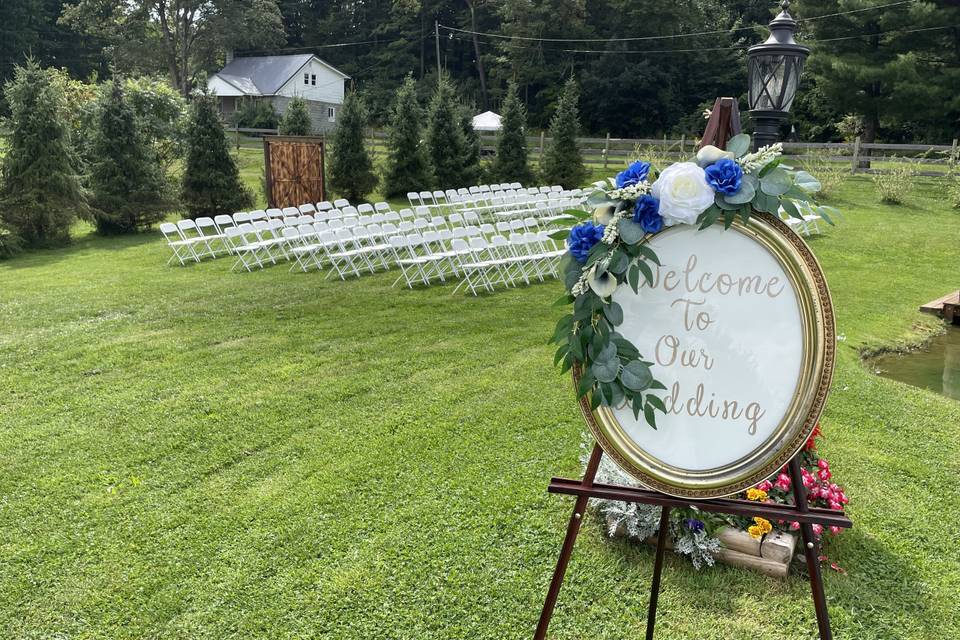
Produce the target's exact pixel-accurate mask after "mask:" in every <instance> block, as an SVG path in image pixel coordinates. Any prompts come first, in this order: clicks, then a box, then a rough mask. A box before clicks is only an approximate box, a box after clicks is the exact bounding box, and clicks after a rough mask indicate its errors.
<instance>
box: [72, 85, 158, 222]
mask: <svg viewBox="0 0 960 640" xmlns="http://www.w3.org/2000/svg"><path fill="white" fill-rule="evenodd" d="M92 138H93V142H92V146H91V150H92V157H93V161H92V162H91V164H90V180H89V182H90V188H91V190H92V192H93V195H92V199H91V204H92V205H93V210H94V211H93V214H94V221H95V222H96V225H97V231H98V232H99V233H103V234H110V233H132V232H135V231H139V230H142V229H146V228H149V227H150V226H151V225H153V224H155V223H157V222H159V221H160V220H162V219H163V218H164V216H165V214H166V212H167V211H168V210H169V209H170V208H172V207H171V205H172V198H171V197H170V194H169V190H168V188H167V184H166V181H165V180H164V175H163V171H162V170H161V168H160V164H159V162H157V158H156V155H155V154H154V153H153V149H151V147H150V146H149V144H148V143H147V141H146V140H145V139H144V136H143V134H142V133H141V132H140V130H139V128H138V120H137V117H136V114H135V113H134V110H133V107H132V106H131V104H130V102H129V100H128V99H127V97H126V95H125V93H124V90H123V85H122V84H121V82H120V79H119V78H116V77H115V78H114V80H113V82H111V83H110V84H108V85H106V86H104V87H103V91H102V95H101V97H100V100H99V104H98V110H97V119H96V126H95V127H94V129H93V131H92Z"/></svg>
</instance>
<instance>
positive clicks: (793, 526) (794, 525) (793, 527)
mask: <svg viewBox="0 0 960 640" xmlns="http://www.w3.org/2000/svg"><path fill="white" fill-rule="evenodd" d="M790 528H791V529H792V530H794V531H796V530H797V529H799V528H800V523H799V522H791V523H790Z"/></svg>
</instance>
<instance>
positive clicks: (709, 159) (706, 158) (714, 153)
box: [697, 144, 734, 167]
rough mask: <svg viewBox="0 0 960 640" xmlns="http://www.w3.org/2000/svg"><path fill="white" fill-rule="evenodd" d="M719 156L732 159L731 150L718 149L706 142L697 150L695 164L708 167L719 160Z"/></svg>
mask: <svg viewBox="0 0 960 640" xmlns="http://www.w3.org/2000/svg"><path fill="white" fill-rule="evenodd" d="M721 158H727V159H728V160H733V159H734V158H733V152H732V151H724V150H723V149H719V148H717V147H715V146H713V145H712V144H708V145H706V146H705V147H703V148H701V149H700V150H699V151H697V164H698V165H700V166H701V167H709V166H710V165H711V164H713V163H714V162H716V161H717V160H720V159H721Z"/></svg>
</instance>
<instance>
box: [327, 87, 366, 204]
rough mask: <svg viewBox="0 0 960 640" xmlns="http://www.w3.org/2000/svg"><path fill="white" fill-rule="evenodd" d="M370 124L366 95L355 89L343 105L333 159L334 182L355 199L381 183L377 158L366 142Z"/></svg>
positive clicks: (334, 142)
mask: <svg viewBox="0 0 960 640" xmlns="http://www.w3.org/2000/svg"><path fill="white" fill-rule="evenodd" d="M366 127H367V109H366V107H365V106H364V104H363V98H361V97H360V95H359V94H358V93H356V92H354V91H351V92H350V93H348V94H347V96H346V98H345V99H344V101H343V106H342V107H340V118H339V121H338V122H337V128H336V129H334V131H333V150H332V154H333V158H332V160H331V161H330V186H331V187H332V188H333V190H334V191H336V192H337V193H338V194H340V195H341V196H343V197H344V198H346V199H347V200H350V201H351V202H359V201H361V200H363V199H364V198H366V196H367V194H368V193H370V192H371V191H373V189H374V188H375V187H376V186H377V176H376V174H375V173H374V172H373V161H372V160H371V159H370V153H369V152H368V151H367V146H366V144H365V142H364V132H365V130H366Z"/></svg>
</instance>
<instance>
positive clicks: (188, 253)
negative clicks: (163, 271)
mask: <svg viewBox="0 0 960 640" xmlns="http://www.w3.org/2000/svg"><path fill="white" fill-rule="evenodd" d="M160 233H162V234H163V238H164V240H166V241H167V246H168V247H170V251H172V252H173V255H171V256H170V258H169V259H168V260H167V264H170V263H171V262H173V261H174V260H177V261H178V262H179V263H180V266H183V265H184V264H186V261H187V260H193V261H194V262H200V257H199V256H198V255H197V253H196V252H195V251H194V250H193V245H194V244H196V241H195V240H193V239H190V240H188V239H186V238H184V237H183V234H182V233H180V229H179V228H178V227H177V225H175V224H173V223H172V222H162V223H160Z"/></svg>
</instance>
